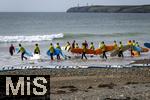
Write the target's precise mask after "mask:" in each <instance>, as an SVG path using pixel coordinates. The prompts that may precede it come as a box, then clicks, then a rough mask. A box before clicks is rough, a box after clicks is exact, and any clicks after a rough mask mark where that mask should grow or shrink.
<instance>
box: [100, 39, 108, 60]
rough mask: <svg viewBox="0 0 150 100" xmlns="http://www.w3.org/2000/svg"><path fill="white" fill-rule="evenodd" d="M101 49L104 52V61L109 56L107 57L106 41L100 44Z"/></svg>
mask: <svg viewBox="0 0 150 100" xmlns="http://www.w3.org/2000/svg"><path fill="white" fill-rule="evenodd" d="M100 49H101V50H102V52H103V56H102V58H103V59H104V58H105V59H107V56H106V45H105V43H104V41H102V42H101V44H100Z"/></svg>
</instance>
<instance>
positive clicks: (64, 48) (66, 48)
mask: <svg viewBox="0 0 150 100" xmlns="http://www.w3.org/2000/svg"><path fill="white" fill-rule="evenodd" d="M70 48H71V46H67V47H66V46H62V47H61V49H62V50H66V51H69V49H70Z"/></svg>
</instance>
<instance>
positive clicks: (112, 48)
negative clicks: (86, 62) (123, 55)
mask: <svg viewBox="0 0 150 100" xmlns="http://www.w3.org/2000/svg"><path fill="white" fill-rule="evenodd" d="M114 49H115V48H114V46H113V45H110V46H106V52H108V51H112V50H114ZM102 53H103V52H102V50H101V49H96V50H95V55H99V54H102Z"/></svg>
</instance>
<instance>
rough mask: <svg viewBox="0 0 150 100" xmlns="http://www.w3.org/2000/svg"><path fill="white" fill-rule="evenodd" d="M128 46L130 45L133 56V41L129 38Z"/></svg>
mask: <svg viewBox="0 0 150 100" xmlns="http://www.w3.org/2000/svg"><path fill="white" fill-rule="evenodd" d="M128 46H130V53H131V57H133V56H134V54H133V42H132V41H131V40H129V41H128Z"/></svg>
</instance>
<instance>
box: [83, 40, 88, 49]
mask: <svg viewBox="0 0 150 100" xmlns="http://www.w3.org/2000/svg"><path fill="white" fill-rule="evenodd" d="M84 44H85V46H86V48H88V43H87V41H86V40H85V42H84Z"/></svg>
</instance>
